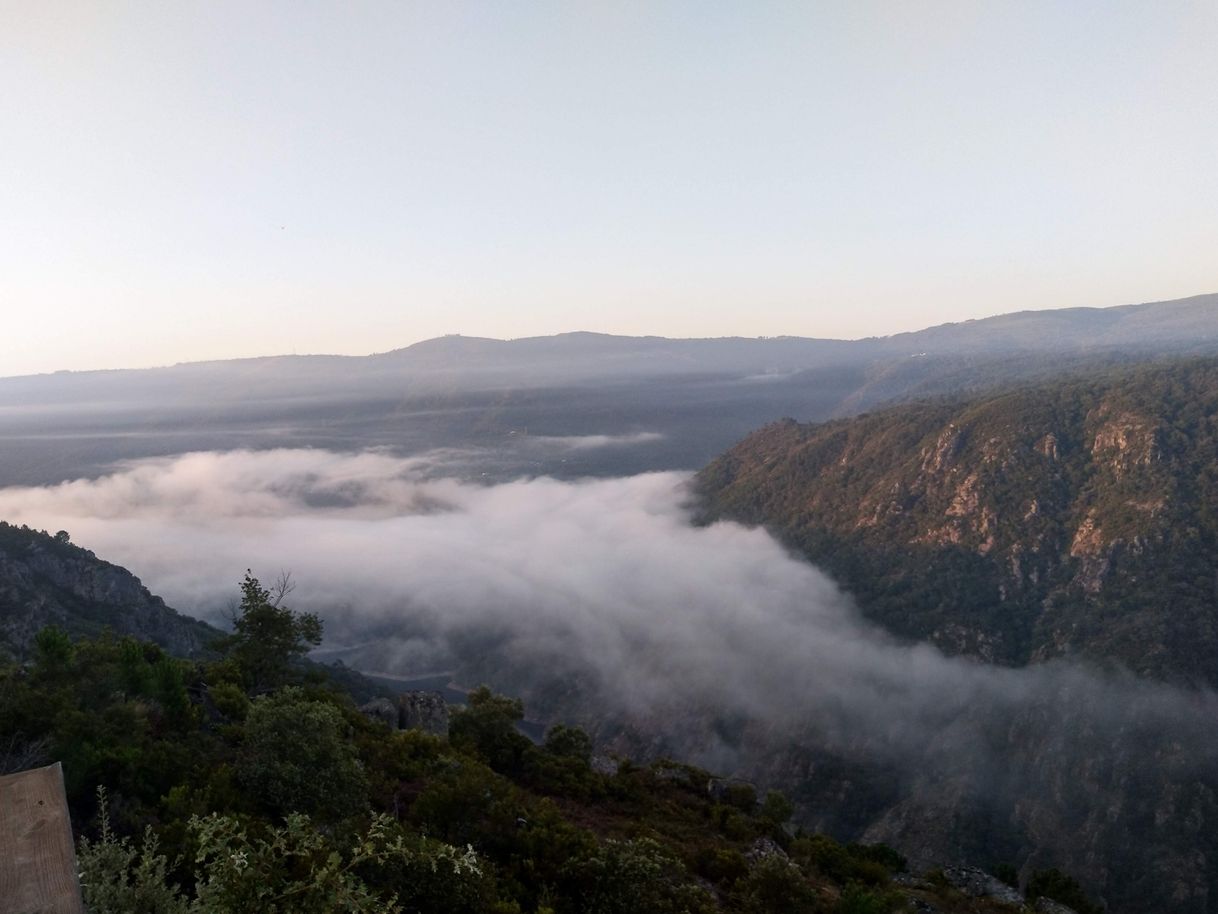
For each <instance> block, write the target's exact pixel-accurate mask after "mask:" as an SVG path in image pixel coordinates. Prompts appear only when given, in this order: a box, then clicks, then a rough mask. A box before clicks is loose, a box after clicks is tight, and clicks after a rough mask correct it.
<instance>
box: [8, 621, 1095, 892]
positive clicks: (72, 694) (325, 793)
mask: <svg viewBox="0 0 1218 914" xmlns="http://www.w3.org/2000/svg"><path fill="white" fill-rule="evenodd" d="M246 608H247V609H248V603H247V604H246ZM264 622H265V620H264ZM259 627H261V626H259ZM283 659H286V657H284V658H283ZM248 660H249V657H248V656H247V655H246V654H245V653H243V652H242V651H234V652H233V653H232V654H230V656H229V657H228V658H226V659H223V660H216V661H211V662H197V661H185V660H175V659H173V658H170V657H168V656H166V655H165V654H164V652H163V651H161V650H160V649H159V648H157V647H156V646H155V645H152V644H150V643H147V642H140V641H136V640H135V639H132V638H125V639H122V640H115V639H113V638H106V637H103V638H101V639H97V640H92V641H83V642H76V643H72V642H71V641H70V640H69V639H67V637H66V636H65V635H64V634H63V633H62V632H61V631H58V630H56V629H46V630H44V631H43V632H42V633H40V635H39V637H38V639H37V649H36V651H35V655H34V659H33V662H32V663H31V664H29V665H28V666H26V667H24V668H18V667H16V666H11V665H10V666H5V665H2V664H0V733H4V734H7V735H9V736H10V738H11V740H12V743H13V745H16V744H17V743H20V744H22V745H24V746H25V747H26V748H27V749H32V750H35V751H36V752H41V753H42V754H43V758H42V759H41V761H45V760H48V759H57V760H61V761H62V762H63V766H64V775H65V781H66V786H67V794H68V801H69V804H70V807H71V810H72V815H73V821H74V824H75V825H76V827H77V830H78V832H79V833H80V835H81V842H80V852H79V861H80V870H81V874H82V882H83V883H84V897H85V900H86V902H87V904H88V906H89V909H90V911H91V912H92V914H131V912H135V911H147V912H157V914H268V912H281V914H288V912H291V914H313V912H316V914H332V912H351V914H354V912H369V914H371V912H378V914H388V912H401V914H407V912H410V914H462V912H465V914H526V912H528V914H534V912H535V914H644V912H646V914H711V912H718V911H723V912H740V914H884V912H896V911H909V910H919V911H938V912H941V914H966V912H968V914H1003V912H1010V914H1015V912H1017V911H1021V910H1027V908H1025V907H1024V906H1023V904H1022V900H1023V899H1022V898H1021V896H1020V893H1019V892H1018V891H1016V890H1015V889H1014V888H1012V887H1011V885H1010V884H1014V883H1016V882H1017V881H1018V875H1017V873H1016V871H1015V870H1014V868H1013V867H1010V866H1005V867H1001V868H998V867H996V868H995V872H996V873H997V874H998V876H999V877H1001V878H1000V879H999V878H994V877H992V876H989V875H987V874H986V873H984V872H981V871H979V870H971V869H967V868H961V867H947V868H946V869H943V870H937V871H932V872H928V873H925V874H921V873H916V874H915V873H908V872H904V870H905V869H906V865H905V861H904V860H903V859H902V858H901V857H900V855H899V854H897V853H895V852H894V851H892V850H891V849H889V848H887V847H885V846H882V845H843V844H840V843H839V842H837V841H834V840H832V839H831V838H829V837H826V836H824V835H820V834H814V833H808V832H805V831H803V830H801V829H795V828H792V827H790V826H789V825H787V823H786V820H787V817H788V816H789V815H790V812H791V806H790V804H789V803H788V802H787V801H786V800H785V799H784V798H783V797H782V796H781V795H780V794H776V793H769V794H767V795H766V796H765V797H764V798H759V797H758V796H757V793H756V791H755V790H754V788H753V787H752V786H751V785H748V784H744V783H740V782H731V781H722V780H717V779H715V778H713V777H712V776H711V775H710V774H709V773H708V772H706V771H704V770H700V769H698V768H694V767H690V766H687V765H681V764H677V763H673V762H658V763H656V764H652V765H649V766H639V765H634V764H631V763H630V762H628V761H625V760H619V759H612V760H611V759H608V758H604V757H600V758H596V757H594V756H593V755H592V747H591V744H590V742H589V740H588V738H587V736H585V735H584V734H583V733H582V732H581V731H579V730H577V729H572V728H566V727H561V726H558V727H554V728H552V729H551V730H550V731H549V733H548V734H547V735H546V739H545V741H544V743H542V744H541V745H535V744H534V743H532V742H531V741H530V740H529V739H527V738H526V737H524V736H522V735H521V734H520V733H519V732H518V731H517V730H516V729H515V725H516V723H517V722H518V720H519V719H520V717H521V715H522V713H523V708H522V707H521V705H520V703H519V702H518V701H515V700H512V699H508V698H505V697H502V696H497V695H494V694H493V693H491V692H490V691H489V690H487V689H479V690H476V691H475V692H474V693H472V694H471V695H470V700H469V704H468V706H467V707H465V708H464V709H460V710H456V711H455V712H454V713H453V715H452V718H451V723H450V724H449V726H448V728H447V733H439V734H430V733H424V732H421V731H418V730H394V729H391V728H389V727H388V726H386V725H385V723H383V722H381V721H378V720H374V719H372V718H370V717H369V716H366V715H365V714H363V713H361V712H360V711H359V710H358V709H357V708H356V707H355V705H354V704H353V703H352V701H351V699H350V698H349V697H348V696H346V695H345V694H343V693H342V692H341V691H339V690H337V689H335V688H334V687H333V686H332V685H331V684H329V683H327V682H326V679H325V676H324V674H322V673H321V672H319V671H317V670H313V671H312V672H309V673H306V674H303V675H301V674H300V673H299V670H297V671H296V672H293V671H292V668H291V667H289V666H283V667H281V674H282V675H281V676H280V677H279V678H278V679H277V680H276V681H275V683H274V686H273V688H270V689H267V682H266V680H265V678H260V677H259V676H257V675H255V671H254V670H253V668H251V667H250V666H249V663H248ZM254 682H261V685H259V686H257V688H258V694H251V691H250V690H251V684H252V683H254ZM25 758H26V760H27V762H31V763H33V764H37V763H38V761H40V760H39V759H37V758H35V757H34V756H32V755H30V754H29V753H28V752H27V753H26V755H25ZM10 759H11V756H9V757H7V758H6V757H5V756H4V755H0V763H3V762H5V761H7V760H10ZM6 770H8V769H7V768H6V767H5V766H4V765H3V764H0V773H3V772H4V771H6ZM141 836H142V837H141ZM1023 881H1024V887H1025V889H1026V890H1027V892H1028V898H1029V900H1035V899H1036V898H1037V897H1038V896H1043V897H1050V898H1058V899H1060V900H1062V901H1066V902H1069V903H1070V904H1071V905H1072V906H1074V909H1075V910H1077V911H1079V912H1096V911H1098V910H1099V908H1098V907H1095V906H1093V905H1092V904H1091V903H1090V902H1089V901H1088V900H1087V898H1086V897H1085V895H1084V894H1083V892H1082V890H1081V889H1080V887H1079V886H1078V884H1077V883H1075V882H1074V881H1073V880H1072V879H1070V878H1069V877H1065V876H1063V875H1062V874H1061V873H1059V872H1057V871H1055V870H1054V869H1053V868H1044V869H1041V870H1039V871H1037V872H1033V873H1027V874H1025V878H1024V880H1023ZM1004 882H1005V883H1007V884H1004ZM1042 904H1043V902H1042ZM1041 909H1042V908H1037V910H1041ZM1061 910H1066V909H1061Z"/></svg>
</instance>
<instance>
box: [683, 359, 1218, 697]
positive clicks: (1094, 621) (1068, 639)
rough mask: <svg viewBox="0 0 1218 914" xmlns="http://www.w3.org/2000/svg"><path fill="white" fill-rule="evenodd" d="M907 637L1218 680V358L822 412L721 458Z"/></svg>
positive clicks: (729, 473) (757, 505) (744, 506)
mask: <svg viewBox="0 0 1218 914" xmlns="http://www.w3.org/2000/svg"><path fill="white" fill-rule="evenodd" d="M697 487H698V489H699V491H700V493H701V494H702V496H703V497H704V505H703V511H704V519H705V520H708V521H711V520H715V519H718V518H730V519H734V520H739V521H744V522H747V523H753V524H764V525H765V526H766V527H768V528H769V529H770V530H772V531H774V532H775V533H777V534H778V535H779V536H781V537H782V538H783V539H784V540H785V541H786V542H787V543H788V544H789V545H791V546H792V547H793V548H794V549H796V550H797V551H799V552H800V553H802V554H803V555H804V556H806V557H807V558H808V559H809V560H811V561H812V562H814V563H816V564H817V565H819V566H820V567H822V568H824V569H825V570H826V571H828V572H829V573H830V574H831V575H833V576H834V577H835V578H836V579H837V581H839V582H840V583H841V584H842V585H843V586H844V587H846V588H847V589H848V590H850V591H851V592H852V593H853V595H854V596H855V597H856V598H857V601H858V604H859V606H860V607H861V609H862V611H863V612H864V613H865V614H866V615H867V616H868V617H870V618H871V619H873V620H875V621H877V622H879V623H880V624H882V625H884V626H885V627H887V628H888V629H889V630H891V631H893V632H895V633H898V634H899V635H901V636H904V637H907V638H910V639H918V640H927V641H930V642H933V643H934V644H936V645H938V646H940V647H941V648H943V649H944V650H946V651H948V652H952V653H964V654H970V655H974V656H977V657H979V658H982V659H984V660H987V661H993V662H998V663H1002V664H1017V665H1018V664H1026V663H1029V662H1033V661H1038V660H1044V659H1048V658H1050V657H1057V656H1083V657H1088V658H1092V659H1095V660H1100V661H1116V662H1119V663H1120V664H1123V665H1125V666H1127V667H1129V668H1131V669H1133V670H1134V671H1137V672H1139V673H1144V674H1149V675H1153V676H1156V677H1162V678H1164V679H1168V680H1174V681H1182V682H1188V683H1204V684H1207V685H1210V686H1214V685H1218V577H1216V572H1215V569H1216V568H1218V362H1215V361H1214V360H1212V359H1205V360H1188V361H1177V362H1167V363H1157V364H1152V365H1149V366H1145V367H1142V368H1138V369H1125V370H1121V371H1113V372H1109V373H1106V374H1101V375H1098V376H1095V377H1090V378H1083V379H1077V378H1076V379H1072V380H1067V381H1058V382H1054V383H1048V384H1043V385H1040V386H1035V387H1029V388H1023V389H1017V390H1013V391H1009V392H1006V393H1001V394H996V395H990V396H986V397H983V398H980V399H974V400H965V401H959V400H945V401H933V402H923V403H914V404H909V405H903V406H900V407H895V408H892V409H887V410H884V411H882V412H877V413H873V414H869V415H864V416H860V417H857V418H853V419H848V420H842V421H834V422H828V423H824V424H816V425H801V424H798V423H796V422H794V421H790V420H787V421H782V422H776V423H773V424H771V425H769V426H766V427H765V428H763V429H761V430H759V431H758V432H756V433H755V434H753V435H751V436H749V437H748V438H746V439H745V440H744V441H742V442H741V443H740V444H738V445H737V446H736V447H734V448H732V449H731V450H730V451H729V452H727V453H726V454H724V455H723V456H722V457H720V458H719V459H718V460H716V461H714V462H713V463H712V464H711V465H710V466H708V467H707V468H706V469H705V470H703V471H702V472H701V473H700V474H699V476H698V478H697Z"/></svg>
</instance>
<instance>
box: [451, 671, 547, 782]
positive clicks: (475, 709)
mask: <svg viewBox="0 0 1218 914" xmlns="http://www.w3.org/2000/svg"><path fill="white" fill-rule="evenodd" d="M467 700H468V702H469V704H468V707H466V708H463V709H462V710H460V711H458V712H457V713H456V714H454V715H453V717H452V720H451V721H450V722H449V725H448V738H449V739H450V740H451V741H452V742H453V744H454V745H456V746H459V747H462V748H465V749H467V750H469V751H472V752H475V753H477V754H478V755H479V756H481V757H482V758H484V759H486V762H487V764H488V765H490V766H491V767H492V768H494V769H495V770H496V771H498V772H500V773H502V774H514V773H517V772H519V771H520V770H521V768H522V767H523V763H524V759H525V757H526V756H527V755H528V753H529V752H530V750H533V744H532V742H530V741H529V738H528V737H527V736H525V735H524V734H523V733H521V732H520V731H518V730H517V729H516V724H517V723H519V722H520V721H521V720H523V719H524V705H523V704H522V703H521V701H520V699H518V698H507V697H505V696H503V695H496V694H495V693H493V692H492V691H491V690H490V689H488V688H487V687H486V686H479V687H478V688H476V689H474V691H472V692H470V693H469V697H468V699H467Z"/></svg>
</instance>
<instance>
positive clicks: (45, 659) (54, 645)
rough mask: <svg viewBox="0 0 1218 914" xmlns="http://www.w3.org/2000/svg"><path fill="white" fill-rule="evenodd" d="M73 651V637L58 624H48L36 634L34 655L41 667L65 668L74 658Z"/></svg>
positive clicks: (48, 668)
mask: <svg viewBox="0 0 1218 914" xmlns="http://www.w3.org/2000/svg"><path fill="white" fill-rule="evenodd" d="M72 651H73V649H72V639H71V638H69V637H68V633H67V632H65V631H64V630H63V629H62V628H60V627H59V626H58V625H48V626H47V627H46V628H43V629H42V630H40V631H39V632H38V634H37V635H35V636H34V656H35V659H36V661H37V663H38V666H39V667H40V668H41V669H44V670H47V671H57V670H61V669H63V668H64V667H66V666H67V665H68V662H69V661H70V660H71V659H72Z"/></svg>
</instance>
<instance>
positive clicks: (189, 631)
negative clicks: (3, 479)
mask: <svg viewBox="0 0 1218 914" xmlns="http://www.w3.org/2000/svg"><path fill="white" fill-rule="evenodd" d="M48 625H57V626H59V627H60V628H62V629H64V630H65V631H66V632H68V633H69V634H70V635H72V636H74V637H80V636H93V635H97V634H100V633H101V632H103V631H106V630H109V631H111V632H113V633H114V634H116V635H132V636H134V637H136V638H139V639H142V640H146V641H152V642H154V643H156V644H159V645H160V646H161V647H163V648H165V649H166V650H167V651H169V652H170V653H172V654H174V655H176V656H179V657H197V656H200V655H201V654H203V653H204V652H205V651H206V648H207V645H208V644H209V643H210V642H211V641H214V640H215V639H216V638H217V637H219V636H220V632H219V631H218V630H217V629H214V628H212V627H211V626H210V625H207V624H206V623H203V622H200V621H198V620H197V619H192V618H190V617H188V616H183V615H181V614H179V613H178V612H176V611H175V610H173V609H170V608H169V607H168V606H166V605H165V602H164V601H163V600H162V599H161V598H160V597H156V596H153V595H152V594H151V593H149V592H148V589H147V588H146V587H144V585H143V584H141V583H140V580H139V578H137V577H135V575H133V574H131V572H129V571H127V570H126V569H125V568H120V567H118V566H117V565H111V564H110V563H109V562H105V561H102V560H101V559H99V558H98V557H97V556H95V555H94V554H93V553H92V552H90V551H89V550H87V549H82V548H80V547H78V546H74V545H72V543H71V542H69V540H68V536H67V534H59V535H56V536H52V535H49V534H47V533H45V532H41V531H37V530H31V529H28V528H25V527H14V526H12V525H10V524H6V523H2V522H0V653H4V654H7V655H9V656H11V657H14V658H16V659H22V658H24V657H26V656H27V655H28V654H29V653H30V650H31V647H32V646H33V641H34V636H35V635H37V634H38V632H39V631H40V630H41V629H42V628H44V627H45V626H48Z"/></svg>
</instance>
